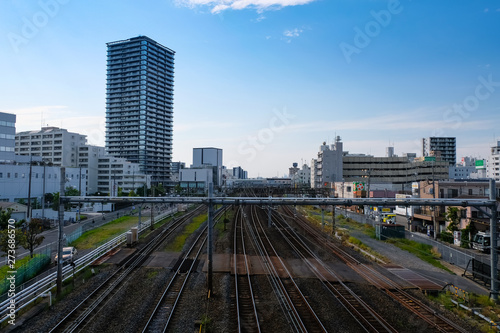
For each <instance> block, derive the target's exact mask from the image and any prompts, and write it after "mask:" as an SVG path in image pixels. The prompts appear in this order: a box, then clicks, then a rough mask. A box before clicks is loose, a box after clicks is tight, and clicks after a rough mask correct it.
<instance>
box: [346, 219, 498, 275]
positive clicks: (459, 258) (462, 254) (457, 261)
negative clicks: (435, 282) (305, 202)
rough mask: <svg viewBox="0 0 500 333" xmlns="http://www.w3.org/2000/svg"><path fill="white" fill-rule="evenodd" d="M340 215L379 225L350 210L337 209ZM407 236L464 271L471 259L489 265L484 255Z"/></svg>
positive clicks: (408, 232) (421, 236) (410, 235)
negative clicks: (431, 248)
mask: <svg viewBox="0 0 500 333" xmlns="http://www.w3.org/2000/svg"><path fill="white" fill-rule="evenodd" d="M340 214H342V215H344V216H346V217H349V218H351V219H353V220H355V221H356V222H359V223H364V224H370V225H372V226H375V225H376V224H377V222H375V220H374V219H372V218H370V217H369V216H367V215H363V214H357V213H354V212H351V211H348V210H347V211H345V210H344V209H337V211H336V215H340ZM405 235H406V238H407V239H410V240H413V241H416V242H419V243H423V244H427V245H430V246H432V247H435V248H436V249H437V251H438V252H439V253H440V254H441V259H442V260H445V261H447V262H449V263H450V264H453V265H455V266H457V267H460V268H462V269H464V270H465V269H466V268H467V265H468V264H469V262H470V260H471V259H475V260H476V261H479V262H483V263H486V264H489V258H488V257H487V256H486V255H484V254H480V253H474V252H472V251H467V250H466V249H462V248H459V247H453V246H450V245H448V244H447V243H443V242H440V241H436V240H434V239H432V238H429V237H428V236H427V235H424V234H420V233H416V232H410V231H406V233H405ZM469 269H470V266H469Z"/></svg>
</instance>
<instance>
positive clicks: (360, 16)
mask: <svg viewBox="0 0 500 333" xmlns="http://www.w3.org/2000/svg"><path fill="white" fill-rule="evenodd" d="M262 3H263V2H261V1H254V0H250V1H246V2H244V4H243V3H242V2H238V1H218V0H214V1H200V0H177V1H150V2H148V3H138V2H135V1H121V2H120V3H119V5H117V3H111V2H99V1H96V0H89V1H86V2H84V3H83V2H77V1H62V0H61V1H59V0H42V1H39V2H33V1H16V2H10V1H6V2H1V3H0V31H2V34H1V35H2V36H3V38H1V39H0V47H1V48H2V50H3V52H2V53H1V54H0V59H1V60H2V61H1V62H0V70H1V72H2V73H3V75H2V78H3V79H2V80H0V89H1V91H2V98H1V99H0V101H1V102H0V111H2V112H7V113H14V114H16V116H17V124H16V130H17V132H20V131H26V130H39V129H40V128H41V127H42V126H47V125H49V126H57V127H62V128H65V129H68V130H69V131H72V132H77V133H81V134H85V135H87V136H88V141H89V143H91V144H97V145H102V146H104V144H105V110H106V103H105V102H106V100H105V93H106V43H107V42H110V41H114V40H121V39H127V38H130V37H134V36H139V35H146V36H148V37H150V38H152V39H154V40H157V41H159V42H160V43H162V44H164V45H167V46H168V47H170V48H172V49H174V50H175V51H176V62H175V66H176V70H175V90H174V95H175V102H174V104H175V109H174V122H173V123H174V127H173V135H174V137H173V154H172V161H182V162H186V164H190V163H191V162H192V149H193V148H195V147H208V146H213V147H218V148H221V149H223V150H224V164H225V165H226V166H227V167H228V168H231V167H234V166H241V167H242V168H244V169H245V170H248V174H249V177H257V176H277V175H279V176H282V175H283V174H286V173H287V172H288V168H289V167H290V166H291V165H292V163H293V162H298V163H299V165H300V164H302V163H307V164H308V165H309V163H310V161H311V159H312V158H313V157H315V155H316V153H317V151H318V147H319V146H320V145H321V144H322V142H323V141H327V142H328V143H333V142H334V138H335V136H336V135H339V136H340V137H341V138H342V141H343V143H344V150H347V151H350V152H351V153H365V154H372V155H375V156H384V155H385V148H386V147H387V146H394V147H395V153H396V154H401V153H402V152H406V153H408V152H415V153H417V154H419V155H420V152H421V149H422V147H421V140H422V138H425V137H431V136H446V137H456V138H457V159H458V160H460V159H461V157H463V156H473V157H481V158H486V157H487V156H488V155H489V152H490V147H491V146H494V145H496V141H497V140H498V139H499V137H500V130H499V128H500V126H499V125H500V112H499V111H500V59H499V57H498V54H500V41H499V37H498V31H500V4H499V3H498V2H496V1H482V2H460V3H457V2H454V1H451V0H449V1H440V2H438V3H436V2H431V1H429V0H428V1H419V2H416V1H403V0H402V1H360V2H356V3H353V2H352V1H347V0H340V1H335V2H333V1H325V0H316V1H313V0H269V1H266V2H264V3H265V5H263V4H262ZM131 18H133V19H131Z"/></svg>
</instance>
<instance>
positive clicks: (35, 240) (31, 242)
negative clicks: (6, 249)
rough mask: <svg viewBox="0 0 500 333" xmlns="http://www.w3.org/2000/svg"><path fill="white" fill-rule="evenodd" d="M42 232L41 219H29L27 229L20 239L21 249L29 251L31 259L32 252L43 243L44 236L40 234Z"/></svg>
mask: <svg viewBox="0 0 500 333" xmlns="http://www.w3.org/2000/svg"><path fill="white" fill-rule="evenodd" d="M42 231H43V223H42V220H41V219H31V221H30V222H29V223H28V225H27V227H26V228H25V230H24V231H23V234H24V237H23V239H22V243H21V245H22V247H24V248H25V249H26V250H29V251H30V255H31V258H33V251H34V250H35V248H36V247H38V246H39V245H40V244H42V243H43V240H44V239H45V236H41V235H40V234H41V233H42Z"/></svg>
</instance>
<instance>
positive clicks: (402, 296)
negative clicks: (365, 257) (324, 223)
mask: <svg viewBox="0 0 500 333" xmlns="http://www.w3.org/2000/svg"><path fill="white" fill-rule="evenodd" d="M298 221H302V223H301V226H302V227H303V228H304V230H306V232H308V233H310V234H315V235H316V236H317V237H319V238H323V239H325V240H328V238H327V236H326V235H325V234H324V233H322V232H320V231H319V230H318V229H317V228H314V227H313V226H311V225H310V223H309V222H308V221H307V220H305V219H304V217H302V216H300V219H298ZM324 245H325V246H326V247H327V248H329V249H330V250H331V251H332V253H334V254H335V255H336V256H337V257H338V258H340V259H341V260H343V261H344V262H345V263H346V264H347V265H348V266H349V267H351V268H352V269H353V270H354V271H356V272H357V273H358V274H360V275H361V276H362V277H363V278H364V279H365V280H366V281H368V282H370V283H371V284H373V285H374V286H375V287H377V288H379V289H381V290H382V291H384V292H385V293H386V294H388V295H389V296H390V297H392V298H393V299H394V300H396V301H398V302H399V303H401V304H402V305H403V306H405V307H406V308H408V309H409V310H410V311H412V312H413V313H415V314H416V315H418V316H419V317H420V318H422V319H423V320H424V321H425V322H427V323H428V324H430V325H431V326H432V327H435V328H436V329H437V330H439V331H440V332H450V331H454V332H463V333H466V332H467V331H466V330H464V329H463V328H462V327H460V326H458V325H457V324H455V323H454V322H452V321H451V320H449V319H448V318H446V317H444V316H442V315H440V314H439V313H437V312H436V311H435V310H433V309H432V308H430V307H429V306H427V305H425V304H424V303H423V302H422V301H420V300H419V299H417V298H416V297H414V296H412V295H410V294H409V293H407V292H406V291H404V290H403V288H401V286H400V285H399V284H397V283H395V282H394V281H392V280H390V279H389V278H387V277H386V276H384V275H383V274H382V273H380V272H378V271H376V270H374V269H373V268H370V267H368V266H367V265H365V264H363V263H361V262H360V261H359V260H357V259H356V258H354V257H353V256H352V255H350V254H349V253H347V252H346V251H344V250H343V249H341V248H340V247H339V246H337V245H334V244H333V243H331V242H329V241H325V243H324Z"/></svg>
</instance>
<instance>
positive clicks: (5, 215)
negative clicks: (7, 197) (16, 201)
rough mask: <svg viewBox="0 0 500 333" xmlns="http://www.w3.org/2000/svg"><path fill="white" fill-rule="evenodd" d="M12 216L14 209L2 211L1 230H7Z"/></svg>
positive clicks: (0, 216)
mask: <svg viewBox="0 0 500 333" xmlns="http://www.w3.org/2000/svg"><path fill="white" fill-rule="evenodd" d="M11 214H12V209H10V208H8V209H6V210H2V209H0V230H4V229H7V226H8V225H9V219H10V216H11Z"/></svg>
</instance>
